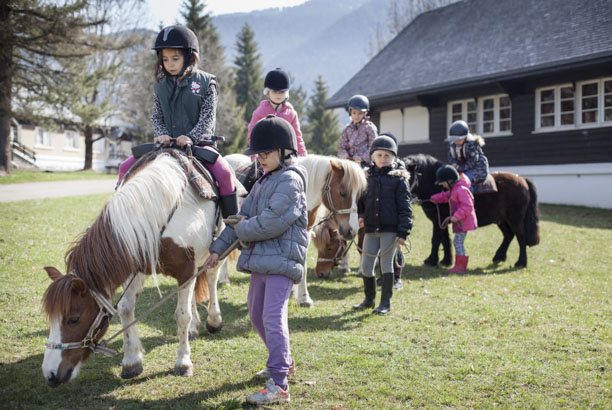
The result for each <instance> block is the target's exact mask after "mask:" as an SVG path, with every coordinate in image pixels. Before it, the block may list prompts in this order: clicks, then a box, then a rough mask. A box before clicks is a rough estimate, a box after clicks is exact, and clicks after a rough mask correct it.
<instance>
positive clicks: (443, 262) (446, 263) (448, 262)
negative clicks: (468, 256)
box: [440, 259, 453, 266]
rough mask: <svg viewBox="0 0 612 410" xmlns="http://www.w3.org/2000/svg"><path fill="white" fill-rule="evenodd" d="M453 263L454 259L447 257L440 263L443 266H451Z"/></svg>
mask: <svg viewBox="0 0 612 410" xmlns="http://www.w3.org/2000/svg"><path fill="white" fill-rule="evenodd" d="M452 264H453V261H452V260H450V259H449V260H446V259H442V262H440V265H442V266H451V265H452Z"/></svg>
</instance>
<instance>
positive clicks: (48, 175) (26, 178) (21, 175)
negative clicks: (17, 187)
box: [0, 169, 117, 185]
mask: <svg viewBox="0 0 612 410" xmlns="http://www.w3.org/2000/svg"><path fill="white" fill-rule="evenodd" d="M74 179H117V175H112V174H105V173H102V172H98V171H93V170H88V171H57V172H47V171H33V170H25V169H14V170H12V171H11V174H10V175H0V185H3V184H20V183H24V182H49V181H70V180H74Z"/></svg>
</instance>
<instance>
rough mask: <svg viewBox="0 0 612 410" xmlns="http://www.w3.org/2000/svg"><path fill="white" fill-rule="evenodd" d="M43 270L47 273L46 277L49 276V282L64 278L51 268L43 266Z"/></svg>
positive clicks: (60, 273)
mask: <svg viewBox="0 0 612 410" xmlns="http://www.w3.org/2000/svg"><path fill="white" fill-rule="evenodd" d="M43 269H44V270H46V271H47V275H49V279H51V280H56V279H58V278H61V277H62V276H64V275H62V272H60V271H58V270H57V269H55V268H54V267H53V266H45V267H44V268H43Z"/></svg>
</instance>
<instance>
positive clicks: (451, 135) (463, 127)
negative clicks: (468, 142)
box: [448, 120, 470, 141]
mask: <svg viewBox="0 0 612 410" xmlns="http://www.w3.org/2000/svg"><path fill="white" fill-rule="evenodd" d="M469 133H470V128H469V127H468V125H467V123H466V122H465V121H462V120H459V121H455V122H453V123H452V124H451V126H450V128H449V129H448V139H449V140H451V141H458V140H462V139H464V138H465V137H467V135H468V134H469Z"/></svg>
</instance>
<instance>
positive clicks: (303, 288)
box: [222, 154, 367, 307]
mask: <svg viewBox="0 0 612 410" xmlns="http://www.w3.org/2000/svg"><path fill="white" fill-rule="evenodd" d="M225 159H226V160H227V162H229V163H230V165H231V166H232V168H233V169H234V170H236V169H239V168H241V167H244V166H245V165H247V164H249V163H250V162H251V160H250V158H249V157H247V156H246V155H242V154H231V155H228V156H226V157H225ZM297 164H299V165H301V166H303V167H304V168H306V173H307V175H308V181H307V183H306V205H307V207H308V226H309V229H312V227H313V226H314V223H315V220H316V216H317V212H318V210H319V208H320V207H321V206H323V207H324V208H327V209H328V210H329V212H330V214H331V216H332V217H334V218H335V219H336V222H337V224H338V232H339V234H340V235H341V236H342V237H343V238H344V239H346V240H351V239H353V238H354V237H355V235H357V232H358V231H359V220H358V217H357V200H358V199H359V196H360V195H361V193H362V192H363V191H364V190H365V188H366V184H367V181H366V176H365V173H364V172H363V169H362V168H361V167H360V166H359V165H357V164H356V163H355V162H353V161H350V160H346V159H338V158H335V157H329V156H323V155H307V156H305V157H298V158H297ZM306 277H307V275H304V280H302V281H301V282H300V283H299V284H297V285H296V286H294V288H293V295H294V297H296V299H297V301H298V304H299V305H300V306H302V307H312V305H313V302H312V299H311V298H310V295H309V294H308V285H307V280H306ZM222 280H223V278H222Z"/></svg>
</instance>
